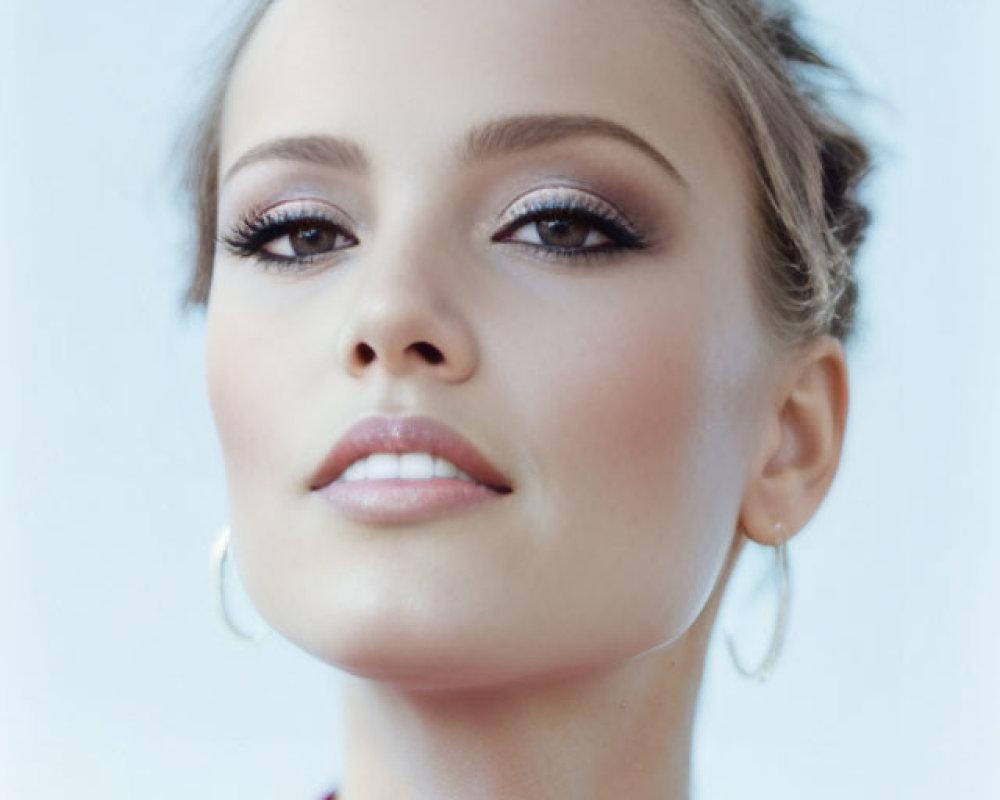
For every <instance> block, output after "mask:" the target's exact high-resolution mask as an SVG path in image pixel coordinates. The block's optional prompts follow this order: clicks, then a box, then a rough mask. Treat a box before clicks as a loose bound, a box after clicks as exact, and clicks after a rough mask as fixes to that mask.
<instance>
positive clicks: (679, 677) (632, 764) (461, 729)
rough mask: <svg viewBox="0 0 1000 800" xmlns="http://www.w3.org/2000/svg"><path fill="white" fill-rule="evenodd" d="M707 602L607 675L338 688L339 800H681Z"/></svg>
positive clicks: (708, 619)
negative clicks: (342, 748) (476, 685)
mask: <svg viewBox="0 0 1000 800" xmlns="http://www.w3.org/2000/svg"><path fill="white" fill-rule="evenodd" d="M717 605H718V598H717V597H713V599H712V601H711V602H710V603H709V604H708V607H707V608H706V609H705V610H704V611H703V612H702V614H701V616H700V617H699V619H698V620H697V621H696V622H695V624H694V625H693V626H692V628H691V629H689V630H688V632H687V633H686V634H685V635H684V636H682V637H681V639H679V640H678V641H676V642H674V643H672V644H671V645H669V646H666V647H662V648H660V649H658V650H655V651H652V652H650V653H646V654H645V655H643V656H640V657H637V658H634V659H632V660H630V661H627V662H625V663H623V664H619V665H618V666H617V668H616V669H615V670H614V671H611V672H605V673H602V674H598V675H589V676H587V677H583V678H576V679H574V680H573V681H562V682H558V683H552V684H550V685H547V686H543V687H538V686H534V687H531V688H519V689H513V688H506V689H502V690H493V691H482V692H477V693H474V694H472V693H463V694H460V695H456V694H445V693H440V692H437V693H429V692H411V691H404V690H401V689H399V688H398V687H395V686H391V685H387V684H379V683H375V682H372V681H367V680H359V679H350V680H348V681H347V683H346V685H345V696H344V700H345V704H344V709H345V715H346V717H345V721H346V731H345V732H346V741H347V749H346V753H345V764H344V780H343V782H342V788H341V790H340V792H339V794H338V799H339V800H404V799H405V800H442V798H448V800H471V799H472V798H476V800H480V799H482V800H501V799H502V798H518V800H534V799H535V798H573V800H598V798H621V797H627V798H629V799H630V800H686V798H687V797H688V794H689V769H690V756H691V731H692V725H693V718H694V710H695V704H696V701H697V695H698V687H699V684H700V680H701V673H702V666H703V663H704V656H705V649H706V646H707V642H708V634H709V632H710V630H711V623H712V621H713V619H714V616H715V610H716V608H717Z"/></svg>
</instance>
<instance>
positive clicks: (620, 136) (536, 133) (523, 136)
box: [464, 114, 688, 188]
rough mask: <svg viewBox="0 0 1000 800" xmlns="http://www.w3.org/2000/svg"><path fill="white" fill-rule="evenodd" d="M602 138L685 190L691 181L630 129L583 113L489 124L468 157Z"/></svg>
mask: <svg viewBox="0 0 1000 800" xmlns="http://www.w3.org/2000/svg"><path fill="white" fill-rule="evenodd" d="M584 136H599V137H604V138H608V139H617V140H618V141H620V142H624V143H625V144H627V145H630V146H631V147H633V148H635V149H636V150H638V151H640V152H641V153H644V154H645V155H647V156H648V157H649V158H651V159H652V160H653V161H655V162H656V163H657V164H659V165H660V167H662V168H663V169H664V170H665V171H666V172H667V173H668V174H669V175H670V176H671V177H672V178H673V179H674V180H676V181H677V182H678V183H680V184H681V185H682V186H684V187H685V188H687V187H688V182H687V180H685V178H684V176H683V175H681V173H680V170H678V169H677V167H675V166H674V164H673V162H671V161H670V159H668V158H667V157H666V156H665V155H663V153H661V152H660V151H659V150H657V149H656V148H655V147H653V145H651V144H650V143H649V142H647V141H646V140H645V139H643V138H642V137H641V136H640V135H639V134H637V133H636V132H635V131H633V130H631V129H630V128H626V127H625V126H624V125H621V124H619V123H617V122H614V121H612V120H610V119H605V118H604V117H594V116H587V115H580V114H532V115H524V116H516V117H506V118H504V119H499V120H495V121H493V122H487V123H486V124H485V125H480V126H479V127H476V128H473V129H472V130H471V131H470V132H469V134H468V136H466V139H465V147H464V150H465V154H466V155H467V156H468V157H470V158H473V159H476V160H482V159H487V158H491V157H494V156H503V155H510V154H513V153H517V152H521V151H524V150H531V149H533V148H535V147H541V146H543V145H547V144H551V143H553V142H558V141H563V140H566V139H576V138H580V137H584Z"/></svg>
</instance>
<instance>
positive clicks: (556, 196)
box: [493, 190, 648, 259]
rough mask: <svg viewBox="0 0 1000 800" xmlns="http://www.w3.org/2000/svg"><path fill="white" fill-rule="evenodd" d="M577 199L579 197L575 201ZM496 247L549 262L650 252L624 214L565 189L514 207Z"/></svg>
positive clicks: (531, 198) (496, 236) (593, 198)
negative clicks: (510, 247) (516, 247)
mask: <svg viewBox="0 0 1000 800" xmlns="http://www.w3.org/2000/svg"><path fill="white" fill-rule="evenodd" d="M577 194H579V196H577ZM504 216H505V217H506V218H507V220H508V221H507V222H506V223H503V224H502V225H501V228H500V230H499V231H498V232H497V233H496V234H495V235H494V236H493V241H494V242H502V243H511V244H517V245H520V246H522V247H527V248H530V249H531V250H534V251H536V252H537V253H538V255H539V256H543V257H546V258H563V259H582V258H586V257H588V256H595V257H596V256H613V255H615V254H618V253H622V252H624V251H629V250H643V249H645V248H646V247H648V243H647V240H646V238H645V237H644V236H643V235H642V234H641V233H639V229H638V228H636V227H635V225H633V224H632V223H631V222H629V221H628V220H627V219H626V218H625V216H624V214H622V213H621V212H619V211H618V210H617V209H616V208H615V207H614V206H612V205H611V204H610V203H608V202H607V201H604V200H602V199H600V198H597V197H594V196H591V195H584V194H582V193H574V194H573V195H569V196H567V193H566V192H565V190H558V193H542V196H541V197H540V198H535V197H529V198H527V199H525V200H523V201H521V202H518V203H515V204H514V205H513V206H512V207H511V209H510V210H509V211H508V212H507V213H506V214H505V215H504Z"/></svg>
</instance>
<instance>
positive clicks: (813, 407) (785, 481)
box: [740, 336, 848, 545]
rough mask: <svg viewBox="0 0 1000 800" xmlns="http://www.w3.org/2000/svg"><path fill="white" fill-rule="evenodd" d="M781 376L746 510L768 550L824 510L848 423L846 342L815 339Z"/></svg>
mask: <svg viewBox="0 0 1000 800" xmlns="http://www.w3.org/2000/svg"><path fill="white" fill-rule="evenodd" d="M781 374H782V377H781V379H780V380H781V383H780V385H779V388H778V392H777V394H776V395H775V402H774V404H773V405H772V407H771V410H770V411H769V414H770V415H771V416H770V418H769V419H768V420H767V424H766V425H765V426H764V428H763V430H764V434H763V436H762V437H761V442H760V446H759V449H758V457H757V459H756V460H755V461H754V464H753V466H752V472H751V474H750V476H749V481H748V484H747V491H746V494H745V496H744V500H743V506H742V508H741V510H740V524H741V527H742V528H743V530H744V531H745V532H746V534H747V536H749V537H750V538H751V539H753V540H754V541H757V542H759V543H761V544H765V545H777V544H780V543H781V542H782V541H785V540H787V539H789V538H791V536H792V535H794V534H795V533H796V532H797V531H799V530H801V529H802V528H803V527H804V526H805V525H806V523H807V522H808V521H809V520H810V518H812V516H813V514H814V513H815V512H816V509H817V508H819V505H820V503H821V502H822V501H823V498H824V497H825V496H826V493H827V491H828V490H829V488H830V484H831V483H832V482H833V477H834V475H835V474H836V472H837V466H838V464H839V463H840V453H841V450H842V448H843V443H844V430H845V427H846V422H847V406H848V377H847V362H846V358H845V355H844V348H843V345H842V344H841V343H840V341H838V340H837V339H835V338H833V337H832V336H821V337H818V338H817V339H815V340H813V341H811V342H809V343H808V344H807V345H805V346H804V347H803V348H802V349H801V350H800V351H799V352H797V353H796V354H795V355H793V356H792V357H790V359H789V361H788V365H787V367H786V368H785V369H783V370H782V373H781Z"/></svg>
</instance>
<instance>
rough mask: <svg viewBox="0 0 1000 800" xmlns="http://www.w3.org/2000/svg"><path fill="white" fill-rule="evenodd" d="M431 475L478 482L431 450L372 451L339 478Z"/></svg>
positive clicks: (422, 478) (426, 477) (417, 478)
mask: <svg viewBox="0 0 1000 800" xmlns="http://www.w3.org/2000/svg"><path fill="white" fill-rule="evenodd" d="M432 478H458V479H459V480H463V481H469V482H471V483H475V481H473V479H472V478H471V477H469V476H468V475H467V474H466V473H464V472H462V470H460V469H459V468H458V467H456V466H455V465H454V464H452V463H451V462H450V461H448V460H447V459H445V458H435V457H434V456H432V455H430V454H429V453H402V454H399V455H397V454H395V453H372V454H371V455H370V456H368V457H367V458H362V459H359V460H358V461H355V462H354V463H353V464H351V466H349V467H348V468H347V469H346V470H344V473H343V474H342V475H341V476H340V478H338V481H340V482H351V481H364V480H369V481H388V480H406V481H427V480H431V479H432Z"/></svg>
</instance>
